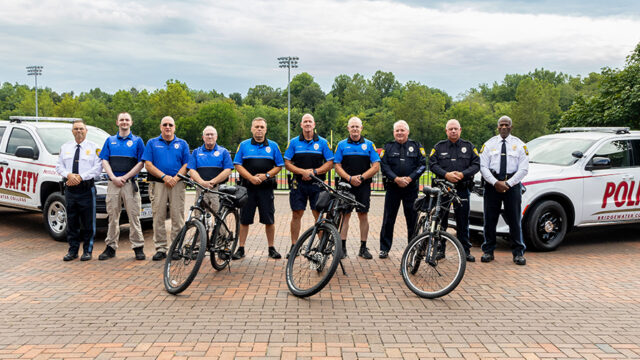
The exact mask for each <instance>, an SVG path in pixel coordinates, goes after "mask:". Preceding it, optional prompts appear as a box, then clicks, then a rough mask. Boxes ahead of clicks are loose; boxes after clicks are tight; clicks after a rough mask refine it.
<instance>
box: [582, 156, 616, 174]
mask: <svg viewBox="0 0 640 360" xmlns="http://www.w3.org/2000/svg"><path fill="white" fill-rule="evenodd" d="M609 168H611V159H609V158H608V157H601V156H596V157H594V158H593V159H591V161H590V162H589V164H587V166H585V170H589V171H591V170H601V169H609Z"/></svg>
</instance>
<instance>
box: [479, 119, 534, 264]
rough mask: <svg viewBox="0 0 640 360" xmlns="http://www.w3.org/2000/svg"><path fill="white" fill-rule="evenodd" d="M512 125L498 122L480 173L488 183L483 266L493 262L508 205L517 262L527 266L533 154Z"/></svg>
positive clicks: (485, 148)
mask: <svg viewBox="0 0 640 360" xmlns="http://www.w3.org/2000/svg"><path fill="white" fill-rule="evenodd" d="M511 126H512V121H511V118H510V117H508V116H503V117H501V118H500V119H499V120H498V133H499V135H497V136H494V137H492V138H491V139H489V140H488V141H487V142H486V143H484V145H482V150H481V151H480V152H481V154H480V172H481V173H482V178H483V179H484V182H485V186H484V243H483V244H482V251H483V252H484V254H483V255H482V258H481V259H480V260H482V262H490V261H493V259H494V257H493V251H494V250H495V248H496V225H497V224H498V216H499V215H500V207H501V206H502V205H503V204H504V218H505V220H506V222H507V224H508V225H509V235H510V237H511V251H512V254H513V262H514V263H516V264H517V265H525V264H526V263H527V260H526V259H525V258H524V251H525V249H526V247H525V245H524V242H523V241H522V229H521V226H520V220H521V219H520V218H521V216H522V209H521V201H522V184H520V181H521V180H522V179H523V178H524V177H525V176H526V175H527V172H528V171H529V159H528V158H527V156H528V155H529V152H528V151H527V147H526V146H525V144H524V143H523V142H522V141H521V140H520V139H518V138H517V137H515V136H512V135H511Z"/></svg>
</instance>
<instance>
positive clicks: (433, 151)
mask: <svg viewBox="0 0 640 360" xmlns="http://www.w3.org/2000/svg"><path fill="white" fill-rule="evenodd" d="M435 153H436V149H435V148H434V149H431V152H430V153H429V157H432V156H433V154H435Z"/></svg>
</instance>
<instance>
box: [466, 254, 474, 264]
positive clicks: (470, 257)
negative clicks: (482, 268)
mask: <svg viewBox="0 0 640 360" xmlns="http://www.w3.org/2000/svg"><path fill="white" fill-rule="evenodd" d="M467 262H476V257H475V256H473V255H471V254H470V253H469V254H467Z"/></svg>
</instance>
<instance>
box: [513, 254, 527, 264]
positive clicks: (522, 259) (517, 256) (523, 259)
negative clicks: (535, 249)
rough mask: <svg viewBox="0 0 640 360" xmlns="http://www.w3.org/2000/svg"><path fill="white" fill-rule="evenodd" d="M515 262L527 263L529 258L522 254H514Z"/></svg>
mask: <svg viewBox="0 0 640 360" xmlns="http://www.w3.org/2000/svg"><path fill="white" fill-rule="evenodd" d="M513 262H514V263H516V265H527V259H525V258H524V256H522V255H516V256H514V257H513Z"/></svg>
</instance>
